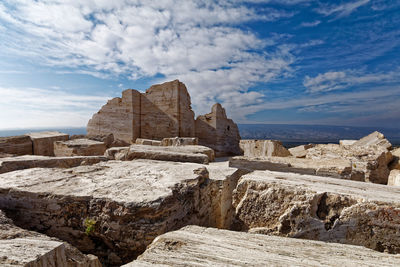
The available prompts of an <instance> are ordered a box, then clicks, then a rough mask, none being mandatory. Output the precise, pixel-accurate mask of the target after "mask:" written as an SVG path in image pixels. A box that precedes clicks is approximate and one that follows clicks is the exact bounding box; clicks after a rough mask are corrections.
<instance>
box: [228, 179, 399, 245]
mask: <svg viewBox="0 0 400 267" xmlns="http://www.w3.org/2000/svg"><path fill="white" fill-rule="evenodd" d="M399 193H400V188H397V187H388V186H385V185H378V184H371V183H360V182H355V181H348V180H338V179H333V178H328V177H317V176H310V175H300V174H295V173H282V172H270V171H255V172H253V173H250V174H247V175H245V176H243V177H242V178H241V179H240V181H239V184H238V186H237V188H236V190H235V192H234V195H233V199H234V203H233V206H234V207H235V208H236V222H235V224H234V227H235V228H236V229H238V230H247V231H250V232H256V233H266V234H274V235H280V236H286V237H296V238H303V239H313V240H321V241H328V242H339V243H343V244H353V245H361V246H365V247H367V248H372V249H375V250H378V251H381V252H383V251H385V252H390V253H399V252H400V236H399V235H398V230H397V229H399V226H400V194H399Z"/></svg>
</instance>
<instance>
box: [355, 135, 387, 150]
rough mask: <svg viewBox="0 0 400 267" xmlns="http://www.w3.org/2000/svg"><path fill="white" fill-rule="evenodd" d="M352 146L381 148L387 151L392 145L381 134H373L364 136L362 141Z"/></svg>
mask: <svg viewBox="0 0 400 267" xmlns="http://www.w3.org/2000/svg"><path fill="white" fill-rule="evenodd" d="M352 146H354V147H356V146H358V147H360V146H361V147H366V146H379V147H383V148H386V149H391V148H392V144H391V143H390V142H389V141H388V140H387V139H386V138H385V136H384V135H383V134H382V133H380V132H377V131H375V132H373V133H371V134H369V135H367V136H364V137H363V138H361V139H360V140H358V141H356V142H354V143H353V144H352Z"/></svg>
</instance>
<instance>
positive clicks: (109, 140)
mask: <svg viewBox="0 0 400 267" xmlns="http://www.w3.org/2000/svg"><path fill="white" fill-rule="evenodd" d="M70 139H72V138H70ZM74 139H90V140H94V141H97V142H102V143H104V144H105V145H106V147H107V148H109V147H112V146H113V144H114V141H115V140H114V135H113V134H107V135H88V136H86V137H85V136H84V137H81V138H74ZM126 145H129V144H126Z"/></svg>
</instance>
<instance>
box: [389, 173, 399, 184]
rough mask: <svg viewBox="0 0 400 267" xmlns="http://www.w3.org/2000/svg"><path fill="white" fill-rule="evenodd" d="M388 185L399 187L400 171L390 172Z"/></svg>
mask: <svg viewBox="0 0 400 267" xmlns="http://www.w3.org/2000/svg"><path fill="white" fill-rule="evenodd" d="M388 185H397V186H400V170H391V171H390V175H389V179H388Z"/></svg>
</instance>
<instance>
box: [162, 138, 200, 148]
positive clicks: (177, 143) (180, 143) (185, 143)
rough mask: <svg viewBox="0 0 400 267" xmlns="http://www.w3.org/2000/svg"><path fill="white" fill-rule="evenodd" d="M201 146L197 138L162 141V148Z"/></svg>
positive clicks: (164, 139) (166, 139)
mask: <svg viewBox="0 0 400 267" xmlns="http://www.w3.org/2000/svg"><path fill="white" fill-rule="evenodd" d="M198 144H199V139H198V138H197V137H171V138H163V140H161V145H162V146H189V145H192V146H196V145H198Z"/></svg>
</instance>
